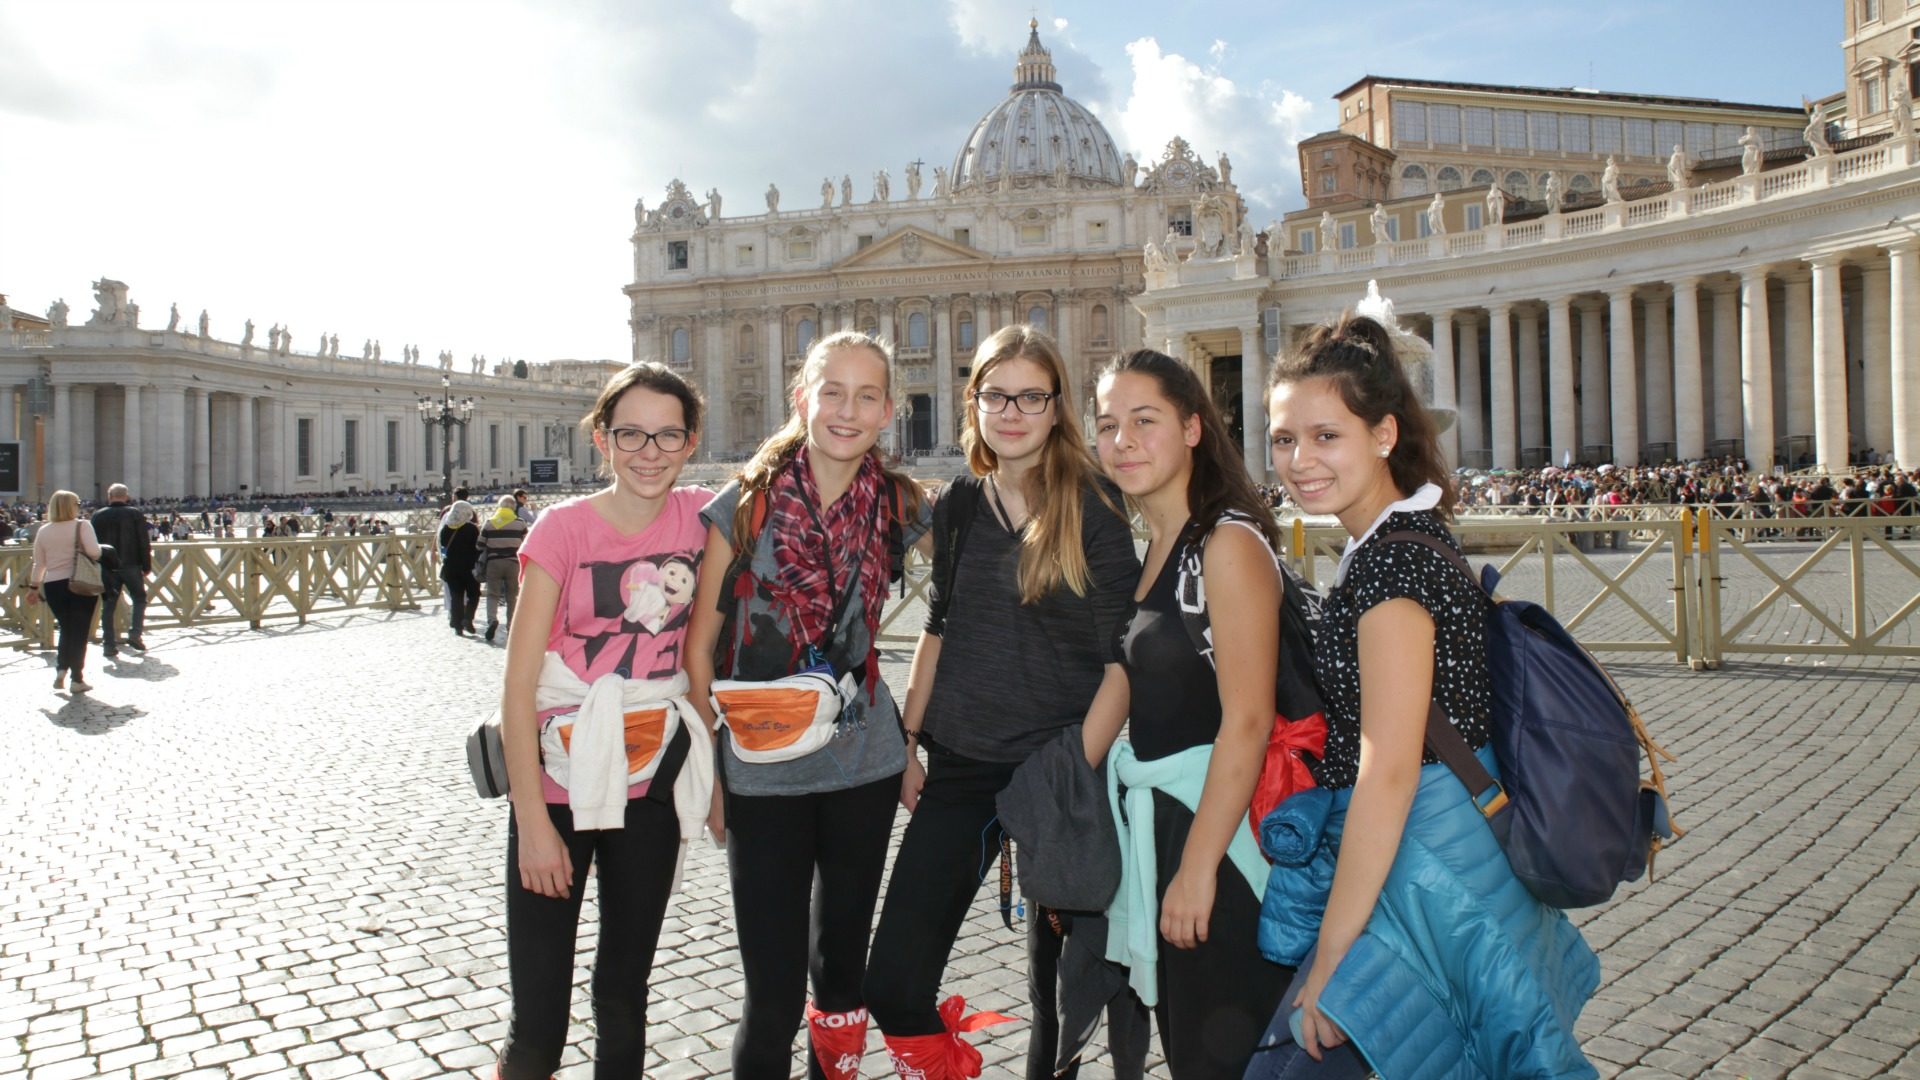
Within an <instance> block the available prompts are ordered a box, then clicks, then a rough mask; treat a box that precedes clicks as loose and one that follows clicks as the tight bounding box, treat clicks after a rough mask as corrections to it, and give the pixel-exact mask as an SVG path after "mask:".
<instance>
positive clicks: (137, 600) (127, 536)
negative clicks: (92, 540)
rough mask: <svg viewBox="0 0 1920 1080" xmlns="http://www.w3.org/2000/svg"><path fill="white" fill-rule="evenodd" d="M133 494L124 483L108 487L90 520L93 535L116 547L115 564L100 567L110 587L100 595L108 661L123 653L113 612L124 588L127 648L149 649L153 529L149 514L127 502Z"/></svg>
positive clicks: (103, 648)
mask: <svg viewBox="0 0 1920 1080" xmlns="http://www.w3.org/2000/svg"><path fill="white" fill-rule="evenodd" d="M130 497H131V493H130V492H128V491H127V485H125V484H114V485H112V486H110V487H108V488H107V505H106V507H105V508H104V509H102V510H97V511H95V512H94V515H93V517H92V519H91V524H92V525H93V534H94V535H95V536H96V537H98V538H99V540H100V542H101V543H103V544H106V545H107V546H109V547H111V548H113V551H114V555H115V556H116V558H115V559H114V562H113V565H112V566H106V565H102V566H101V567H100V576H101V578H102V581H103V583H104V584H105V585H106V587H107V588H106V591H105V592H104V593H101V594H100V642H101V649H100V653H101V655H103V656H105V657H106V658H107V659H109V660H111V659H113V658H114V657H116V656H118V655H119V654H120V644H121V642H120V637H119V635H120V628H119V626H118V621H117V620H116V619H115V617H114V615H115V609H116V608H117V607H118V605H119V603H120V594H121V592H122V591H125V593H126V594H127V638H126V642H125V644H126V647H127V648H129V649H132V650H133V651H134V652H142V653H143V652H146V651H147V643H146V638H145V636H144V634H143V630H144V628H145V626H146V621H147V577H148V575H150V574H152V573H153V541H152V531H151V530H150V529H149V528H148V527H147V517H146V515H145V514H142V513H141V512H140V511H138V510H135V509H134V508H133V507H132V506H130V505H128V500H129V498H130Z"/></svg>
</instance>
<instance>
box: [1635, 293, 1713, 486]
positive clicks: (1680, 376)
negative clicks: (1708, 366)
mask: <svg viewBox="0 0 1920 1080" xmlns="http://www.w3.org/2000/svg"><path fill="white" fill-rule="evenodd" d="M1648 317H1649V318H1651V317H1652V316H1651V315H1649V316H1648ZM1673 426H1674V439H1675V442H1676V443H1677V444H1678V445H1677V446H1676V447H1675V451H1676V452H1677V453H1678V454H1679V457H1680V460H1681V461H1694V460H1697V459H1699V458H1703V457H1705V456H1706V455H1707V413H1706V385H1705V376H1704V374H1703V373H1702V372H1701V370H1700V279H1699V278H1697V277H1686V278H1681V279H1680V280H1679V281H1676V282H1674V283H1673Z"/></svg>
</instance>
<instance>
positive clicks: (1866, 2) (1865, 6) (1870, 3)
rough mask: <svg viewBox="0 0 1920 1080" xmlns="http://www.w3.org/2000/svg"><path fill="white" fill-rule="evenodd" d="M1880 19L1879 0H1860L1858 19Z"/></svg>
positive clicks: (1874, 20) (1870, 20)
mask: <svg viewBox="0 0 1920 1080" xmlns="http://www.w3.org/2000/svg"><path fill="white" fill-rule="evenodd" d="M1879 19H1880V0H1860V21H1861V22H1877V21H1879Z"/></svg>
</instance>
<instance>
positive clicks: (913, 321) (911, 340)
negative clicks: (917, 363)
mask: <svg viewBox="0 0 1920 1080" xmlns="http://www.w3.org/2000/svg"><path fill="white" fill-rule="evenodd" d="M926 347H927V313H926V312H924V311H916V312H914V313H913V314H911V315H909V316H907V348H909V349H924V348H926Z"/></svg>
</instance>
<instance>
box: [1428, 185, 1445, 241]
mask: <svg viewBox="0 0 1920 1080" xmlns="http://www.w3.org/2000/svg"><path fill="white" fill-rule="evenodd" d="M1427 231H1428V232H1429V233H1431V234H1433V235H1434V236H1445V235H1447V197H1446V196H1445V195H1443V194H1441V193H1440V192H1438V191H1436V192H1434V193H1433V201H1431V202H1429V203H1427Z"/></svg>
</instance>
